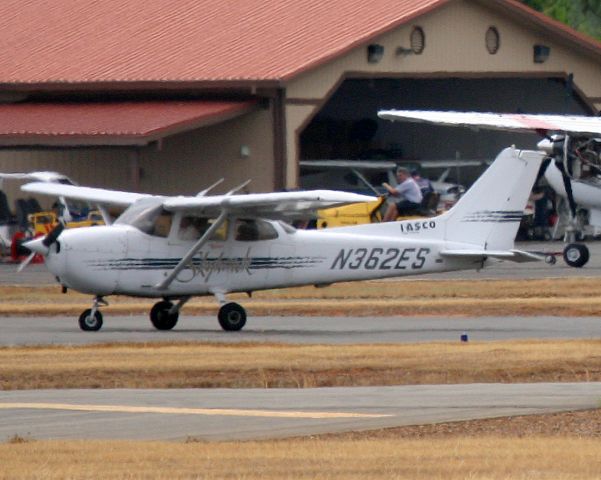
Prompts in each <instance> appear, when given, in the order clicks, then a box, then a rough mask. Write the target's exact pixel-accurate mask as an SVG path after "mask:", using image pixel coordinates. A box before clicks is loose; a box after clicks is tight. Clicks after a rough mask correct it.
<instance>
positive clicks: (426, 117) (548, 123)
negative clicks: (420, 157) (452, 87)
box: [378, 110, 601, 135]
mask: <svg viewBox="0 0 601 480" xmlns="http://www.w3.org/2000/svg"><path fill="white" fill-rule="evenodd" d="M378 117H380V118H383V119H385V120H392V121H411V122H418V123H431V124H437V125H448V126H455V127H472V128H474V127H476V128H478V127H482V128H487V129H491V130H503V131H507V130H510V131H511V130H513V131H523V132H545V133H546V132H564V133H574V134H589V135H601V118H599V117H585V116H581V115H544V114H543V115H541V114H536V115H534V114H532V115H529V114H521V113H480V112H443V111H434V110H381V111H379V112H378Z"/></svg>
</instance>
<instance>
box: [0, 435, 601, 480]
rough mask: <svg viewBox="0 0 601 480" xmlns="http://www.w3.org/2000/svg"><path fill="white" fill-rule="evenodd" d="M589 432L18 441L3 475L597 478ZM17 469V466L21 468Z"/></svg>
mask: <svg viewBox="0 0 601 480" xmlns="http://www.w3.org/2000/svg"><path fill="white" fill-rule="evenodd" d="M600 445H601V444H600V442H599V440H594V439H590V438H573V437H567V438H565V437H564V438H562V437H532V438H518V437H513V438H501V437H496V436H491V437H488V436H485V437H479V438H465V437H459V438H444V439H352V440H349V439H327V440H324V439H320V438H305V439H297V440H285V441H263V442H236V443H230V442H218V443H204V442H188V443H183V444H182V443H179V444H174V443H164V442H163V443H160V442H120V441H111V442H98V441H88V442H77V441H71V442H25V443H19V442H18V441H17V442H12V443H8V444H0V465H2V468H0V479H6V480H8V479H11V480H12V479H14V478H31V479H44V480H51V479H52V480H53V479H84V478H85V479H92V478H111V479H114V478H120V479H192V478H196V479H245V480H251V479H261V480H266V479H273V480H276V479H277V480H279V479H286V478H294V479H345V480H348V479H351V480H352V479H412V480H421V479H423V480H432V479H445V480H454V479H486V480H496V479H508V478H511V479H537V480H539V479H549V480H564V479H565V480H567V479H580V480H587V479H591V480H592V479H598V478H599V475H600V472H601V455H599V453H600ZM15 472H18V475H17V476H15Z"/></svg>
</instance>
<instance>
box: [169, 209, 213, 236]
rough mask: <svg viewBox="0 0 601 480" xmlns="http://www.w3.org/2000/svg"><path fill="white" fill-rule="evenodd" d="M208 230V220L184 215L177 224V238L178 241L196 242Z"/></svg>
mask: <svg viewBox="0 0 601 480" xmlns="http://www.w3.org/2000/svg"><path fill="white" fill-rule="evenodd" d="M208 228H209V219H208V218H203V217H194V216H191V215H185V216H183V217H182V219H181V220H180V222H179V230H178V232H177V236H178V238H179V239H180V240H198V239H199V238H200V237H202V236H203V235H204V233H205V232H206V231H207V229H208Z"/></svg>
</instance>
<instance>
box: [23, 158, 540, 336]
mask: <svg viewBox="0 0 601 480" xmlns="http://www.w3.org/2000/svg"><path fill="white" fill-rule="evenodd" d="M543 157H544V154H542V153H540V152H533V151H527V150H524V151H521V150H516V149H513V148H508V149H505V150H503V151H502V152H501V153H500V154H499V156H498V157H497V159H496V160H495V162H493V164H492V165H491V166H490V167H489V169H488V170H487V171H486V172H485V173H484V174H483V175H482V176H481V177H480V178H479V179H478V180H477V181H476V183H475V184H474V185H473V186H472V188H471V189H470V190H468V192H466V194H465V195H464V196H463V197H462V198H461V199H460V200H459V202H458V203H457V204H456V205H455V206H454V207H453V208H452V209H451V210H449V211H447V212H446V213H444V214H443V215H440V216H438V217H433V218H427V219H421V220H411V221H400V222H391V223H381V224H369V225H358V226H352V227H342V228H336V229H330V230H319V231H318V230H295V229H294V228H292V227H291V226H290V225H288V224H287V223H285V222H284V221H282V219H290V218H293V217H298V216H304V215H307V213H309V212H314V211H315V210H316V209H320V208H328V207H333V206H339V205H343V204H348V203H353V202H363V201H370V200H373V198H372V197H367V196H364V195H357V194H353V193H346V192H333V191H327V190H323V191H318V190H317V191H307V192H284V193H264V194H249V195H233V194H231V193H230V194H226V195H216V196H206V195H204V192H201V194H202V195H201V196H196V197H184V196H179V197H162V196H154V195H145V194H139V193H128V192H118V191H111V190H104V189H98V188H88V187H77V186H68V185H57V184H54V183H40V182H36V183H30V184H26V185H23V186H22V187H21V188H22V190H24V191H26V192H29V193H37V194H46V195H54V196H58V195H61V196H64V197H66V198H72V199H77V200H85V201H89V202H92V203H99V204H104V205H107V204H118V205H122V206H128V208H127V209H126V210H125V212H124V213H123V214H122V215H121V216H120V217H119V218H118V219H117V220H116V221H115V222H114V223H113V224H112V225H110V226H95V227H83V228H77V229H66V230H63V229H62V228H61V227H60V225H59V227H57V228H56V230H53V231H52V232H50V233H49V234H48V235H47V236H46V237H42V238H38V239H35V240H31V241H29V242H27V243H26V244H25V246H26V247H27V248H29V249H30V250H32V251H33V252H36V253H40V254H42V255H44V256H45V260H46V265H47V268H48V269H49V270H50V272H52V273H53V274H54V275H55V276H56V278H57V280H58V282H59V283H60V284H61V285H62V286H63V288H64V289H67V288H72V289H74V290H78V291H80V292H83V293H89V294H92V295H94V301H93V306H92V308H90V309H87V310H85V311H84V312H83V313H82V314H81V316H80V317H79V325H80V327H81V328H82V329H83V330H98V329H100V328H101V326H102V323H103V321H102V315H101V313H100V311H99V307H100V305H101V304H106V302H105V301H104V297H105V296H108V295H116V294H119V295H130V296H137V297H148V298H162V300H161V301H159V302H158V303H156V304H155V305H154V306H153V308H152V310H151V311H150V320H151V322H152V324H153V325H154V326H155V327H156V328H157V329H159V330H169V329H172V328H173V327H174V326H175V325H176V323H177V320H178V316H179V312H180V309H181V308H182V306H183V305H184V304H185V303H186V302H187V301H188V300H189V299H190V298H191V297H192V296H195V295H214V296H215V297H216V298H217V300H218V301H219V303H220V304H221V307H220V309H219V315H218V319H219V323H220V325H221V327H222V328H223V329H224V330H240V329H241V328H242V327H243V326H244V325H245V323H246V312H245V310H244V308H243V307H242V306H240V305H239V304H237V303H233V302H228V301H227V300H226V296H227V294H229V293H232V292H247V293H248V294H250V293H251V292H253V291H255V290H263V289H273V288H282V287H291V286H299V285H316V286H323V285H329V284H332V283H334V282H341V281H352V280H368V279H376V278H384V277H398V276H402V275H417V274H424V273H431V272H444V271H453V270H464V269H480V268H482V267H483V266H485V265H486V264H488V263H490V262H491V260H492V259H500V260H511V261H515V262H526V261H535V260H541V259H542V256H540V255H537V254H533V253H529V252H524V251H519V250H516V249H514V238H515V235H516V232H517V229H518V226H519V223H520V219H521V217H522V212H523V210H524V207H525V205H526V202H527V199H528V195H529V193H530V190H531V188H532V185H533V183H534V180H535V178H536V175H537V172H538V170H539V167H540V164H541V161H542V159H543ZM499 179H503V181H499ZM190 223H197V224H199V226H200V227H201V229H200V230H198V231H197V232H196V233H195V235H193V236H188V226H189V224H190ZM184 229H185V230H184Z"/></svg>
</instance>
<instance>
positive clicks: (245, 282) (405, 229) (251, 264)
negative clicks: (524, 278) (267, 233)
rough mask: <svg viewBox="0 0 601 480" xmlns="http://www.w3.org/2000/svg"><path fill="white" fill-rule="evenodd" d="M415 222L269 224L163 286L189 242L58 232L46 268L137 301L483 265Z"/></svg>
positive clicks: (212, 249)
mask: <svg viewBox="0 0 601 480" xmlns="http://www.w3.org/2000/svg"><path fill="white" fill-rule="evenodd" d="M418 223H419V225H417V223H416V222H400V223H395V224H390V225H386V226H384V225H383V227H385V228H388V229H392V228H393V229H394V231H395V232H398V233H397V235H396V236H394V237H392V236H377V237H376V236H373V235H365V234H354V233H348V229H341V231H340V232H336V231H334V230H332V231H315V230H309V231H306V230H297V231H292V230H290V229H285V228H283V226H282V225H281V224H280V223H279V222H272V225H273V226H274V228H275V229H276V230H277V233H278V238H276V239H273V240H261V241H237V240H235V239H234V238H232V237H231V236H229V237H228V239H227V240H224V241H210V242H208V243H207V244H206V245H205V246H203V248H202V249H201V250H200V251H199V252H198V253H197V254H196V255H195V256H194V258H193V260H192V262H191V264H190V265H189V266H188V267H187V268H185V269H184V270H182V271H181V272H180V273H179V274H178V275H177V277H176V278H175V280H174V281H173V282H172V283H171V284H170V285H169V286H168V287H167V288H159V287H158V285H159V284H160V283H161V282H162V281H163V280H164V278H165V277H166V276H167V275H168V274H169V273H170V272H171V271H172V270H173V268H174V267H175V266H176V265H177V263H178V262H179V260H180V259H181V258H182V256H184V255H185V254H186V252H188V251H189V250H190V248H191V246H192V245H193V243H194V242H182V241H179V242H178V241H173V240H170V239H165V238H157V237H153V236H151V235H147V234H145V233H142V232H141V231H139V230H137V229H136V228H133V227H131V226H126V225H123V226H111V227H102V226H97V227H90V228H79V229H73V230H67V231H64V232H63V233H62V235H61V236H60V239H59V242H58V243H57V244H56V245H53V246H52V247H51V250H50V253H49V254H48V255H47V259H46V263H47V267H48V269H49V270H50V271H51V272H52V273H53V274H54V275H55V276H56V277H57V278H58V279H59V281H60V283H61V284H63V285H65V286H67V287H69V288H73V289H75V290H78V291H81V292H84V293H93V294H94V295H110V294H125V295H133V296H142V297H178V296H185V295H207V294H215V293H228V292H239V291H254V290H261V289H270V288H280V287H289V286H297V285H311V284H315V285H323V284H330V283H334V282H340V281H352V280H367V279H374V278H386V277H397V276H403V275H414V274H423V273H429V272H441V271H449V270H459V269H474V268H479V267H480V266H482V262H481V261H476V262H475V261H474V260H465V259H453V258H444V257H442V256H441V255H440V251H441V249H442V248H443V246H444V247H446V248H449V245H450V244H449V243H448V242H443V241H439V240H425V239H423V238H419V239H418V238H417V237H412V235H411V234H412V233H413V230H414V229H417V228H419V229H431V230H435V229H436V228H438V227H437V225H436V223H435V222H434V221H430V220H426V224H425V225H422V223H423V222H418ZM342 230H344V232H343V231H342ZM429 233H434V232H429ZM57 250H58V252H57Z"/></svg>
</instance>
